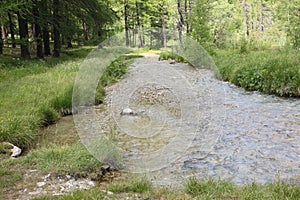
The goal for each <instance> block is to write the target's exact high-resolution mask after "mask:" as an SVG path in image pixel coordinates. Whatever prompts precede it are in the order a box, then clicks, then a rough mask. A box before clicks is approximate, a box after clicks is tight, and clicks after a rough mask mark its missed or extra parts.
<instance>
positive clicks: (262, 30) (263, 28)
mask: <svg viewBox="0 0 300 200" xmlns="http://www.w3.org/2000/svg"><path fill="white" fill-rule="evenodd" d="M265 6H266V5H265V4H264V2H263V0H261V10H260V12H261V18H260V30H261V32H264V31H265Z"/></svg>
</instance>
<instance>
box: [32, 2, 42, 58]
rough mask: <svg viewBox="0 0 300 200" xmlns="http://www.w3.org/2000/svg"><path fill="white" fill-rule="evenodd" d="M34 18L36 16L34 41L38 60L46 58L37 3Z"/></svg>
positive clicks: (34, 7) (34, 6) (34, 8)
mask: <svg viewBox="0 0 300 200" xmlns="http://www.w3.org/2000/svg"><path fill="white" fill-rule="evenodd" d="M33 4H34V5H33V16H34V39H35V42H36V56H37V57H38V58H44V54H43V41H42V29H41V26H40V24H39V22H38V19H39V17H40V15H39V10H38V5H37V1H33Z"/></svg>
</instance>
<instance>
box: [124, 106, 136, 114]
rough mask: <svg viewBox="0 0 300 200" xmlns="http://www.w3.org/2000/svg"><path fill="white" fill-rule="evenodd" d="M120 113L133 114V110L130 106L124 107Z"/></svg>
mask: <svg viewBox="0 0 300 200" xmlns="http://www.w3.org/2000/svg"><path fill="white" fill-rule="evenodd" d="M121 115H135V112H134V111H133V110H132V109H130V108H125V109H124V110H122V112H121Z"/></svg>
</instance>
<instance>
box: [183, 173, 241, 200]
mask: <svg viewBox="0 0 300 200" xmlns="http://www.w3.org/2000/svg"><path fill="white" fill-rule="evenodd" d="M235 190H236V187H235V185H234V184H232V183H230V182H227V181H222V180H213V179H208V180H199V179H196V178H194V177H192V178H190V179H188V181H187V183H186V184H185V191H186V192H187V193H188V194H191V195H192V196H201V197H203V198H204V199H215V198H221V197H222V198H233V197H234V193H235Z"/></svg>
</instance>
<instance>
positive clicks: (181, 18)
mask: <svg viewBox="0 0 300 200" xmlns="http://www.w3.org/2000/svg"><path fill="white" fill-rule="evenodd" d="M177 10H178V14H179V21H178V23H177V29H178V32H179V42H180V45H182V31H183V25H184V19H183V14H182V8H181V2H180V0H177Z"/></svg>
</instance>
